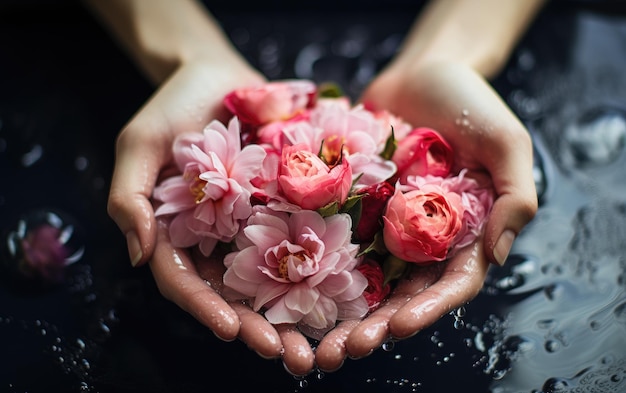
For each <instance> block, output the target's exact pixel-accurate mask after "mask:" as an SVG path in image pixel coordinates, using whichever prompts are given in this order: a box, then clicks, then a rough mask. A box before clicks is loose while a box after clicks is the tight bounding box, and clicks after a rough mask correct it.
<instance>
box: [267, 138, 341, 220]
mask: <svg viewBox="0 0 626 393" xmlns="http://www.w3.org/2000/svg"><path fill="white" fill-rule="evenodd" d="M340 161H341V162H339V163H337V165H335V166H333V167H329V166H328V165H326V163H324V161H322V160H321V159H320V158H319V157H318V156H317V155H316V154H315V153H313V152H311V151H309V150H307V147H306V146H305V145H303V144H298V145H294V146H285V147H284V148H283V152H282V160H281V163H280V166H279V169H278V187H279V191H281V192H282V195H283V196H284V197H285V198H286V199H287V200H288V201H289V202H291V203H294V204H296V205H298V206H300V207H301V208H302V209H306V210H316V209H319V208H320V207H323V206H326V205H327V204H329V203H332V202H337V203H339V204H340V205H341V204H343V203H344V202H345V200H346V198H347V197H348V193H349V192H350V188H351V187H352V169H351V167H350V165H349V164H348V161H347V160H340Z"/></svg>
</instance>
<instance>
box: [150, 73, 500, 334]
mask: <svg viewBox="0 0 626 393" xmlns="http://www.w3.org/2000/svg"><path fill="white" fill-rule="evenodd" d="M223 102H224V105H225V107H226V108H227V109H228V110H229V111H230V112H231V113H232V118H231V119H230V121H228V123H227V124H223V123H221V122H220V121H218V120H214V121H212V122H211V123H210V124H208V125H207V126H206V127H205V128H204V130H203V132H202V133H200V132H191V133H188V134H184V135H180V136H179V137H178V138H177V139H176V140H175V142H174V145H173V155H174V159H175V161H176V164H177V166H178V169H179V173H178V174H176V175H174V176H172V177H169V178H166V179H165V180H163V181H162V182H161V183H160V184H158V185H157V187H156V188H155V190H154V195H153V196H154V199H155V201H158V203H159V206H158V207H157V209H156V211H155V214H156V215H157V216H167V217H168V219H169V233H170V239H171V242H172V245H174V246H176V247H183V248H187V247H197V248H198V249H199V251H200V252H202V254H203V255H205V256H210V255H211V254H213V253H214V252H217V250H218V249H222V248H223V247H227V252H226V254H225V257H224V258H222V260H223V263H224V265H225V268H226V270H225V273H224V275H223V282H224V288H225V289H224V291H223V293H222V295H223V296H224V297H225V298H228V299H242V300H245V301H248V302H249V304H250V306H251V307H252V308H253V309H254V310H255V311H257V312H260V313H263V315H264V317H265V318H266V319H267V320H268V321H269V322H270V323H272V324H282V323H291V324H296V325H297V326H298V327H299V329H300V330H301V331H302V332H303V333H304V334H305V335H307V336H309V337H312V338H320V337H322V336H323V335H324V334H325V332H327V331H328V330H330V329H332V328H333V327H334V326H335V324H336V323H337V321H340V320H346V319H359V318H364V317H365V316H366V315H367V314H368V313H370V312H372V311H374V310H375V309H376V308H377V307H379V306H380V304H382V303H383V302H384V301H385V298H386V297H387V296H389V293H390V291H392V287H393V285H394V283H395V282H396V280H397V279H401V277H402V275H403V274H404V272H405V270H406V266H408V265H410V264H419V265H425V264H433V263H440V262H442V261H445V260H447V259H449V258H450V257H452V256H453V255H454V254H455V253H456V252H457V250H459V249H460V248H463V247H465V246H467V245H468V244H470V243H472V241H474V240H475V239H476V237H477V236H478V235H479V234H480V232H481V230H482V225H483V222H484V221H485V219H486V217H487V215H488V213H489V211H490V209H491V205H492V203H493V198H494V196H493V190H492V188H491V186H490V185H488V186H484V185H483V186H481V185H479V183H478V182H477V181H475V180H474V179H472V178H470V177H468V176H467V170H466V169H461V170H460V171H457V172H456V173H453V172H452V168H453V158H454V154H453V153H454V152H453V151H452V148H451V147H450V145H449V144H448V142H447V141H446V140H445V139H444V138H443V137H442V136H441V135H440V134H439V133H438V132H437V131H436V130H433V129H430V128H424V127H417V128H416V127H413V126H412V125H410V124H408V123H406V122H405V121H403V120H402V119H401V118H399V117H398V116H395V115H394V114H393V113H389V112H387V111H375V110H371V109H368V108H367V107H366V106H364V105H361V104H358V105H353V104H352V103H351V102H350V100H349V99H348V98H346V97H345V96H342V95H341V94H340V92H339V94H338V90H337V89H333V88H325V87H324V86H323V85H319V86H318V85H316V84H314V83H313V82H311V81H307V80H284V81H273V82H267V83H266V84H264V85H262V86H255V87H250V88H245V89H239V90H236V91H233V92H231V93H229V94H228V95H226V96H225V97H224V100H223ZM218 247H219V248H218Z"/></svg>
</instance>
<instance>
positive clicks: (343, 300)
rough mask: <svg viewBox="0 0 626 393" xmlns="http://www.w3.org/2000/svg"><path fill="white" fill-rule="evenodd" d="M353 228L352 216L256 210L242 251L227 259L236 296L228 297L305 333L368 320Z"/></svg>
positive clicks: (240, 241)
mask: <svg viewBox="0 0 626 393" xmlns="http://www.w3.org/2000/svg"><path fill="white" fill-rule="evenodd" d="M351 224H352V222H351V219H350V216H349V215H347V214H335V215H332V216H330V217H327V218H322V217H321V216H320V215H319V214H317V213H316V212H313V211H309V210H302V211H300V212H297V213H293V214H291V215H289V214H288V213H285V212H275V211H272V210H270V209H268V208H267V207H264V206H256V207H255V208H254V213H253V214H252V215H251V216H250V218H249V219H248V221H247V225H246V226H245V228H244V229H243V231H242V233H241V234H240V235H239V236H237V238H236V244H237V247H238V249H239V251H235V252H232V253H230V254H228V255H227V256H226V257H225V259H224V265H225V266H226V268H227V270H226V273H225V274H224V284H225V285H226V287H227V288H230V289H231V290H234V291H236V292H237V294H231V295H230V296H229V297H231V298H242V297H243V298H251V299H252V307H253V309H254V310H255V311H257V312H258V311H260V310H262V309H263V310H265V317H266V319H267V320H268V321H269V322H270V323H272V324H281V323H297V324H299V325H301V326H303V327H305V329H304V330H303V331H305V332H306V331H310V329H313V330H315V331H327V330H329V329H331V328H332V327H333V326H334V325H335V323H336V321H337V320H345V319H355V318H361V317H363V316H364V315H365V314H366V313H367V310H368V306H367V302H366V301H365V298H364V297H363V291H364V290H365V288H367V285H368V282H367V279H366V278H365V277H364V276H363V274H361V272H359V271H358V270H357V269H355V268H356V266H357V264H358V259H357V258H356V255H357V252H358V249H359V246H358V245H356V244H352V243H351V242H350V237H351V231H350V227H351ZM226 296H228V295H226Z"/></svg>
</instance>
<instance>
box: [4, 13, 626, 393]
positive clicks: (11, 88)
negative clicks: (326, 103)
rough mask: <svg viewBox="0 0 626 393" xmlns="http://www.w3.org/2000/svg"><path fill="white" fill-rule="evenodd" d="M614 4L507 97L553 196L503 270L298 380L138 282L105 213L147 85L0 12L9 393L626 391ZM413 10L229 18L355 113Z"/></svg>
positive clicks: (565, 30) (552, 27)
mask: <svg viewBox="0 0 626 393" xmlns="http://www.w3.org/2000/svg"><path fill="white" fill-rule="evenodd" d="M16 4H17V3H16ZM620 4H621V3H619V2H600V3H594V5H593V6H592V5H590V4H589V3H588V2H564V1H563V2H554V3H553V4H551V6H550V7H548V8H547V9H546V10H545V11H544V12H543V13H542V14H541V15H540V17H539V18H538V20H537V21H536V23H535V24H534V25H533V26H532V28H531V29H530V31H529V33H528V35H527V36H526V37H525V39H524V40H523V41H522V42H521V43H520V44H519V46H518V48H517V49H516V51H515V53H514V56H513V58H512V59H511V61H510V63H509V65H508V66H507V68H506V70H505V71H504V72H503V73H502V75H501V76H500V77H499V78H498V79H497V80H496V81H494V86H495V87H496V89H498V91H499V92H501V94H502V95H503V97H504V98H505V99H506V100H507V102H508V103H509V104H510V105H511V107H512V109H513V110H514V111H515V112H516V113H517V114H518V115H519V117H520V118H521V119H522V121H524V123H525V124H526V125H527V126H528V128H529V130H530V131H531V133H532V136H533V138H534V141H535V146H536V160H535V169H536V181H537V185H538V190H539V194H540V195H539V196H540V210H539V212H538V215H537V217H536V219H535V220H534V221H533V222H532V223H531V224H530V225H529V226H528V227H527V228H526V229H525V230H524V232H523V233H522V235H521V236H520V237H519V239H518V240H517V241H516V243H515V246H514V249H513V252H512V254H511V256H510V259H509V261H508V263H507V265H506V267H505V268H502V269H494V270H492V271H491V272H490V274H489V277H488V280H487V282H486V285H485V287H484V290H483V291H482V292H481V294H480V295H479V296H478V297H477V298H476V299H475V300H474V301H472V302H471V303H470V304H468V305H467V306H466V307H464V308H462V309H459V310H456V311H455V312H454V313H451V314H450V315H447V316H445V317H444V318H442V319H441V320H440V321H439V322H438V323H436V324H435V325H434V326H432V327H431V328H429V329H427V330H425V331H423V332H421V333H420V334H418V335H417V336H415V337H413V338H411V339H408V340H405V341H400V342H396V343H391V342H390V343H387V344H385V345H384V347H383V348H381V349H380V350H378V351H376V352H375V353H374V354H373V355H371V356H370V357H368V358H365V359H361V360H347V361H346V364H345V365H344V367H343V368H342V369H341V370H340V371H338V372H335V373H328V374H324V373H314V374H312V375H310V376H308V377H306V378H304V379H295V378H293V377H292V376H290V375H289V374H287V372H285V370H284V369H283V366H282V364H281V363H280V362H279V361H273V360H263V359H261V358H259V357H258V356H257V355H256V354H254V353H253V352H251V351H249V350H248V349H247V348H246V347H245V345H244V344H242V343H240V342H232V343H224V342H221V341H219V340H217V339H216V338H215V337H214V336H213V335H212V334H211V333H210V332H209V331H207V330H206V329H205V328H203V327H202V326H199V324H198V323H197V322H196V321H195V320H193V319H192V318H190V317H189V316H187V315H186V314H185V313H184V312H182V311H180V310H179V309H178V308H177V307H176V306H174V305H173V304H170V303H169V302H167V301H166V300H164V299H162V297H161V296H160V294H159V293H158V291H157V290H156V288H155V285H154V283H153V280H152V277H151V276H150V273H149V271H148V269H138V270H133V269H131V268H130V266H129V263H128V257H127V255H126V248H125V243H124V239H123V238H122V236H121V234H119V233H118V231H117V228H116V227H115V226H114V224H113V223H112V222H111V221H110V220H109V218H108V216H107V215H106V197H107V191H108V187H109V178H110V175H111V169H112V166H113V155H112V153H113V143H114V137H115V135H116V134H117V132H118V130H119V129H120V128H121V127H122V126H123V124H124V123H125V122H126V121H127V120H128V119H129V118H130V117H131V116H132V114H133V113H134V112H135V111H136V110H137V109H138V108H139V106H140V105H141V104H142V103H143V102H144V101H145V100H146V99H147V97H148V96H149V95H150V93H151V91H152V89H151V87H150V86H149V85H148V84H147V82H146V81H145V80H144V79H142V77H141V75H140V74H139V73H138V72H137V70H136V69H135V68H134V67H133V65H132V64H131V63H130V62H129V61H128V59H127V58H126V57H125V56H124V54H123V53H122V52H121V51H119V49H118V48H116V47H115V45H114V44H113V43H112V42H111V41H110V39H109V38H108V37H107V36H106V34H105V33H104V32H103V31H102V30H101V29H100V28H99V27H98V26H97V25H96V24H95V22H94V21H93V19H92V18H91V17H90V16H89V15H88V14H86V13H85V12H84V11H83V10H82V9H81V8H80V7H79V6H77V5H74V4H73V3H72V2H63V3H55V4H52V2H50V4H48V2H35V6H33V5H32V4H31V5H30V6H25V5H13V6H11V7H5V8H6V9H1V8H0V9H1V10H2V11H3V12H0V179H2V183H1V185H0V231H1V234H2V238H1V240H2V245H1V249H2V260H1V263H0V268H1V269H2V270H0V392H129V393H131V392H181V393H183V392H185V393H186V392H207V391H213V390H218V391H221V390H222V389H217V386H223V385H224V384H226V386H228V388H227V389H226V390H225V391H229V392H248V391H262V392H266V391H267V392H304V393H306V392H322V391H324V392H335V391H359V392H453V391H454V392H493V393H505V392H507V393H508V392H515V393H517V392H526V393H530V392H535V393H539V392H543V393H548V392H598V393H600V392H601V393H607V392H610V393H613V392H615V393H617V392H626V291H625V289H626V266H625V265H626V153H625V152H624V144H625V138H626V68H625V66H626V13H625V12H624V10H623V8H624V7H623V6H621V5H620ZM33 7H34V8H33ZM401 8H402V7H399V8H398V9H393V10H391V11H389V12H387V13H371V12H370V13H363V14H361V15H357V16H354V15H353V16H352V18H351V19H348V18H347V17H346V15H338V16H337V15H335V16H332V15H318V14H310V13H309V14H308V16H306V17H302V16H300V17H299V19H298V18H296V17H294V16H291V17H289V18H285V17H284V15H283V16H279V15H278V14H267V15H264V17H263V18H259V17H258V15H257V14H255V15H250V14H246V15H240V14H237V13H235V12H233V11H232V10H228V9H225V10H224V11H223V12H221V11H220V12H218V13H219V16H220V17H221V18H222V20H223V23H224V26H225V28H226V30H227V31H228V32H229V34H230V35H231V37H232V39H233V41H234V42H235V43H236V44H237V45H238V46H239V48H240V49H241V50H242V51H243V52H244V53H245V54H246V55H247V56H248V57H249V59H250V60H251V62H252V63H253V64H254V65H256V66H257V67H259V69H261V70H262V71H263V72H265V73H266V74H267V75H268V77H270V78H283V77H299V78H309V79H313V80H315V81H317V82H322V81H325V80H329V79H330V80H335V81H337V82H340V83H341V84H342V86H343V87H344V89H345V90H346V91H347V92H348V93H349V94H350V95H352V96H356V95H358V93H359V92H360V90H361V89H362V88H363V86H364V85H365V84H366V83H367V81H368V80H369V79H370V78H371V76H372V75H374V74H375V73H376V71H377V70H378V69H380V67H381V66H382V65H383V64H384V63H385V61H386V60H388V58H389V57H390V56H392V55H393V53H394V51H395V50H396V49H397V47H398V45H399V43H400V41H401V39H402V35H403V33H404V32H405V30H406V28H407V27H408V25H409V24H410V22H411V21H412V19H413V16H412V14H410V13H407V12H405V11H406V10H405V9H401ZM320 20H322V21H323V24H322V25H321V27H320V22H319V21H320ZM374 22H375V23H374ZM293 24H297V25H298V26H299V27H300V29H299V33H298V34H297V35H294V34H288V33H287V31H292V30H290V29H291V28H292V27H293ZM372 26H376V27H375V28H373V27H372ZM42 225H43V226H42ZM41 228H44V230H41ZM46 236H53V238H55V239H57V240H59V243H58V244H57V248H53V249H52V250H51V253H52V254H53V255H55V259H54V260H53V261H52V262H53V265H54V266H65V265H67V266H66V267H60V268H58V269H56V270H54V269H53V270H48V271H46V276H45V277H46V278H47V280H46V282H53V283H56V284H54V285H42V284H41V283H40V282H39V281H38V280H35V279H34V278H33V277H34V276H33V274H34V273H33V271H32V270H30V271H28V270H27V271H24V270H19V264H18V263H17V262H16V261H18V260H19V259H20V258H22V255H21V254H20V250H19V247H18V248H17V249H16V247H15V245H16V244H19V242H20V241H22V240H25V239H26V240H27V241H28V242H29V244H34V245H37V244H40V243H37V242H38V241H39V240H38V239H46V238H47V237H46ZM29 255H31V257H32V258H35V259H36V258H37V255H36V254H29ZM32 255H35V256H32ZM48 262H50V261H48Z"/></svg>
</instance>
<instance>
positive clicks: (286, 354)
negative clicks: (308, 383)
mask: <svg viewBox="0 0 626 393" xmlns="http://www.w3.org/2000/svg"><path fill="white" fill-rule="evenodd" d="M276 330H277V331H278V335H279V336H280V340H281V341H282V343H283V364H284V365H285V369H286V370H287V371H288V372H289V373H291V374H293V375H296V376H301V375H307V374H309V373H310V372H311V371H312V370H313V366H314V360H315V357H314V355H313V350H312V349H311V345H310V344H309V342H308V341H307V339H306V337H304V336H303V335H302V333H300V332H299V331H298V329H297V328H296V327H295V326H294V325H288V324H281V325H277V326H276Z"/></svg>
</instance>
